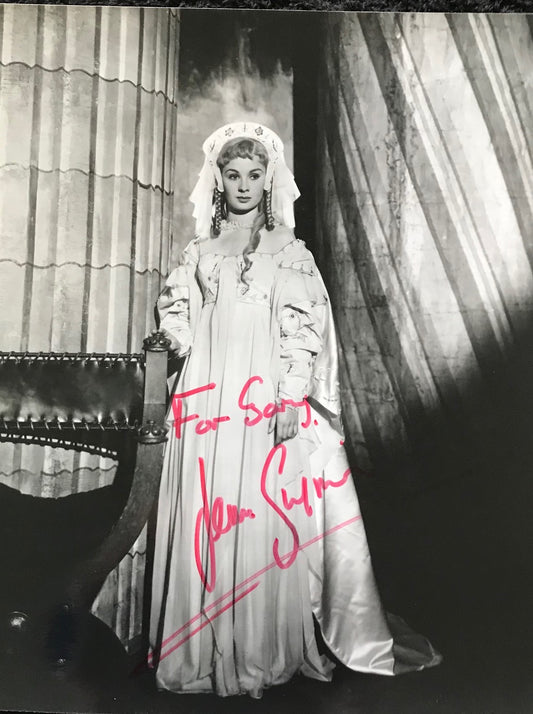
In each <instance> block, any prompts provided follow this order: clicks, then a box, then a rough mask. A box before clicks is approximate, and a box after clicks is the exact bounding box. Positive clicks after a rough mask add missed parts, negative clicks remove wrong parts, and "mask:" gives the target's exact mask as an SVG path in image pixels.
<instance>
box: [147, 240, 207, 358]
mask: <svg viewBox="0 0 533 714" xmlns="http://www.w3.org/2000/svg"><path fill="white" fill-rule="evenodd" d="M197 263H198V248H197V241H191V243H189V245H188V246H187V247H186V248H185V250H184V251H183V252H182V254H181V255H180V258H179V260H178V266H177V268H175V269H174V270H173V271H172V272H171V274H170V275H169V277H168V280H167V281H166V283H165V287H164V288H163V290H162V292H161V294H160V295H159V298H158V300H157V303H156V309H157V313H158V316H159V329H160V330H161V331H162V332H163V333H164V334H165V336H166V337H167V338H168V339H169V340H170V349H171V350H172V351H173V352H174V353H175V356H178V357H184V356H185V355H187V354H188V353H189V352H190V349H191V347H192V342H193V334H192V329H191V319H190V318H191V315H190V303H191V289H192V287H193V285H194V281H195V271H196V265H197Z"/></svg>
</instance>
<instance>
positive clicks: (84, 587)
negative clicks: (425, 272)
mask: <svg viewBox="0 0 533 714" xmlns="http://www.w3.org/2000/svg"><path fill="white" fill-rule="evenodd" d="M168 346H169V342H168V340H166V339H165V337H164V336H163V334H162V333H156V334H155V335H153V336H151V337H150V338H147V339H146V340H145V341H144V350H145V354H95V353H91V354H82V353H77V354H60V353H48V354H46V353H28V352H24V353H14V352H9V353H6V352H2V353H0V441H9V442H15V443H17V442H18V443H20V442H22V443H32V444H41V445H52V446H61V447H66V448H74V449H77V450H83V451H91V452H94V453H100V454H111V455H115V456H117V458H118V460H119V464H118V470H117V473H118V472H121V471H122V472H128V474H127V476H128V477H127V478H125V479H124V480H123V481H124V483H127V484H128V489H127V491H128V492H127V493H126V495H125V496H124V498H123V499H121V500H120V503H121V509H120V511H119V512H118V514H116V513H115V511H114V510H113V508H111V509H108V510H109V511H110V512H112V513H113V514H114V515H113V522H111V523H110V527H109V528H107V530H104V536H103V539H100V540H99V541H98V542H95V543H93V542H92V541H91V543H92V545H91V546H90V549H89V551H88V552H84V553H83V556H82V557H81V559H80V560H79V561H77V560H74V561H73V560H72V559H71V561H70V563H69V565H68V568H67V570H68V572H66V573H64V574H62V575H61V576H58V577H57V587H53V588H52V587H49V586H48V585H47V584H44V585H45V587H44V588H43V583H42V582H39V579H37V582H35V583H29V582H28V585H27V590H26V591H25V590H24V589H23V588H22V587H21V588H19V593H20V595H21V598H22V600H23V601H24V602H26V603H30V604H29V605H28V607H26V610H28V612H25V607H24V603H23V604H22V606H19V605H18V604H17V603H13V599H12V598H11V599H9V600H8V602H9V604H8V605H6V604H5V603H4V605H5V606H7V607H9V610H10V611H16V612H18V613H19V614H18V615H17V617H14V618H13V617H10V616H7V617H6V613H4V614H2V613H1V612H0V630H1V623H2V622H4V623H5V622H20V618H21V616H22V615H23V616H25V617H26V618H27V619H28V620H30V621H34V622H35V621H39V622H41V625H39V626H38V628H37V629H38V630H39V631H41V630H42V631H45V630H46V625H43V624H42V623H43V621H44V619H46V618H50V611H51V610H53V609H54V608H60V609H61V610H62V611H63V610H65V608H66V609H67V611H68V612H73V613H79V612H80V611H87V609H88V608H89V607H90V605H91V603H92V601H93V599H94V597H95V596H96V594H97V592H98V590H99V589H100V587H101V585H102V583H103V581H104V579H105V577H106V576H107V574H108V573H109V572H110V571H111V570H112V569H113V568H114V567H116V565H117V564H118V563H119V561H120V560H121V559H122V558H123V557H124V555H125V554H126V553H127V552H128V551H129V549H130V548H131V546H132V544H133V543H134V541H135V539H136V538H137V537H138V535H139V533H140V531H141V530H142V527H143V525H144V524H145V523H146V521H147V518H148V516H149V514H150V510H151V508H152V504H153V501H154V499H155V497H156V495H157V489H158V485H159V478H160V473H161V465H162V458H163V456H162V455H163V442H164V441H166V435H165V434H166V428H165V426H164V416H165V411H166V376H167V357H168V353H167V350H168ZM117 443H120V444H122V446H120V447H119V448H117ZM82 496H83V494H78V496H76V497H72V501H73V507H74V508H75V507H77V506H76V503H78V504H79V500H80V498H81V497H82ZM26 498H28V497H26ZM29 499H30V500H29V501H25V502H23V499H22V498H21V499H19V501H20V502H21V503H22V506H21V509H20V510H19V511H18V512H17V514H14V513H11V514H10V513H7V514H6V518H9V517H12V518H13V517H14V518H15V519H16V520H17V522H18V521H21V520H22V521H23V522H24V525H25V526H27V528H26V527H25V528H24V529H23V531H20V532H22V533H23V537H24V538H25V537H26V535H27V531H31V529H32V520H33V519H34V517H35V515H36V511H35V508H36V504H35V502H36V501H42V502H43V503H42V509H41V510H42V511H43V512H46V513H49V512H52V510H53V509H52V510H51V506H53V504H49V503H48V504H46V503H44V502H45V501H48V500H49V499H33V498H32V497H29ZM8 500H9V499H8ZM60 500H62V501H65V502H67V501H68V500H69V497H67V498H65V499H60ZM85 502H86V503H88V504H89V503H91V504H93V506H96V512H95V513H94V516H93V518H94V521H95V523H97V522H98V521H99V519H101V518H102V514H103V511H104V510H105V509H104V507H103V502H102V501H100V500H99V501H96V500H95V499H91V498H89V497H88V498H87V499H86V501H85ZM26 506H28V508H26ZM1 507H2V504H1V503H0V510H1ZM66 507H67V508H68V504H66ZM24 509H26V510H27V513H28V515H29V517H28V518H27V522H26V519H25V518H24V515H22V516H21V515H20V514H21V513H22V511H24ZM53 512H54V513H55V512H56V511H55V510H54V511H53ZM57 512H58V513H59V511H57ZM39 513H40V511H39ZM30 514H33V515H30ZM37 515H38V514H37ZM67 515H68V514H67ZM39 518H40V517H39ZM39 518H36V519H35V520H36V521H39ZM60 518H61V521H62V522H60V523H59V524H58V523H55V524H54V526H55V527H56V529H57V528H63V527H64V525H65V524H66V523H67V522H68V523H71V525H72V519H69V518H68V517H65V511H61V516H60ZM56 520H57V519H56ZM89 520H90V518H89ZM4 521H5V519H3V521H2V523H4ZM39 522H40V523H41V530H40V531H39V532H36V533H35V538H36V539H39V538H45V537H46V535H47V533H46V532H43V531H42V529H43V525H42V523H43V522H44V521H42V519H41V520H40V521H39ZM113 523H114V525H113ZM79 525H80V527H81V524H79ZM74 527H75V528H76V527H78V526H77V524H75V526H74ZM8 533H9V529H8ZM59 535H60V537H63V534H62V532H61V530H60V531H59ZM69 537H72V534H69V533H68V532H67V529H66V528H65V532H64V538H65V539H68V538H69ZM55 542H57V539H56V541H55ZM17 545H18V544H17V543H11V544H10V546H11V547H10V548H9V549H7V550H10V551H12V552H16V548H17ZM8 561H9V559H8ZM8 561H6V562H8ZM12 561H13V563H14V567H15V568H16V563H17V559H16V556H14V558H13V559H12ZM37 565H39V564H37ZM65 567H66V566H65ZM37 569H39V568H37ZM12 572H13V571H12ZM30 579H31V578H30ZM41 580H42V578H41ZM32 588H35V593H36V595H35V596H33V597H32V598H30V597H26V596H27V594H28V592H30V593H31V589H32ZM4 590H5V591H6V592H7V591H8V590H9V583H7V582H6V583H4ZM45 590H46V592H47V594H46V597H45V595H44V594H43V595H42V596H41V595H40V594H39V593H44V591H45ZM45 600H46V602H45ZM32 608H33V609H32ZM1 609H2V598H1V597H0V610H1ZM11 614H12V612H11ZM21 614H22V615H21ZM1 636H2V632H0V637H1Z"/></svg>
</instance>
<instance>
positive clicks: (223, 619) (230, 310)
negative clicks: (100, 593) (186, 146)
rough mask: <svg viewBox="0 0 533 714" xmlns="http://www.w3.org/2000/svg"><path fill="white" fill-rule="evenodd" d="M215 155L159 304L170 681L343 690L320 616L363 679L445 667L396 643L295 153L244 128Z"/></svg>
mask: <svg viewBox="0 0 533 714" xmlns="http://www.w3.org/2000/svg"><path fill="white" fill-rule="evenodd" d="M203 150H204V154H205V161H204V166H203V168H202V171H201V173H200V177H199V180H198V183H197V185H196V187H195V189H194V191H193V194H192V196H191V200H192V202H193V203H194V206H195V209H194V214H193V215H194V217H195V218H196V227H197V236H196V238H195V239H194V240H193V241H191V242H190V243H189V245H188V246H187V247H186V248H185V250H184V252H183V254H182V256H181V259H180V261H179V265H178V267H177V268H176V269H175V270H174V271H173V272H172V273H171V275H170V277H169V279H168V281H167V284H166V286H165V289H164V290H163V292H162V294H161V296H160V298H159V301H158V310H159V314H160V317H161V329H162V330H163V331H164V332H165V333H166V335H167V337H168V338H169V339H170V340H171V349H173V350H175V352H176V353H177V354H178V355H180V356H187V361H186V364H185V366H184V369H183V371H182V373H181V375H180V377H179V380H178V383H177V386H176V388H175V391H174V394H173V398H172V408H171V411H170V415H169V426H170V431H169V434H170V435H169V443H168V445H167V450H166V456H165V463H164V467H163V476H162V483H161V490H160V497H159V510H158V518H157V535H156V546H155V560H154V575H153V587H152V606H151V607H152V610H151V623H150V629H151V646H152V652H151V661H152V665H153V666H154V667H155V668H156V669H157V673H156V678H157V683H158V686H159V687H160V688H165V689H170V690H173V691H177V692H212V691H215V692H216V693H217V694H219V695H222V696H227V695H232V694H243V693H249V694H250V695H251V696H254V697H259V696H261V692H262V690H263V688H264V687H268V686H271V685H274V684H280V683H283V682H286V681H287V680H288V679H290V678H291V677H292V676H293V675H294V674H295V673H297V672H301V673H303V674H306V675H308V676H310V677H314V678H316V679H320V680H329V679H330V678H331V670H332V668H333V664H332V663H331V662H330V661H329V660H328V659H327V657H325V656H323V655H322V656H321V655H320V654H319V653H318V650H317V646H316V641H315V632H314V623H313V616H314V617H315V618H316V620H317V621H318V624H319V626H320V629H321V632H322V635H323V637H324V640H325V642H326V643H327V645H328V647H329V648H330V650H331V651H332V652H333V653H334V654H335V655H336V656H337V657H338V658H339V659H340V660H341V661H342V662H343V663H344V664H346V665H347V666H348V667H350V668H352V669H355V670H359V671H363V672H373V673H377V674H394V673H396V672H399V671H405V670H407V669H420V668H422V667H425V666H431V665H434V664H437V663H438V662H439V661H440V657H439V655H438V654H437V653H436V652H435V651H434V650H433V648H432V647H431V645H430V644H429V642H427V640H425V639H424V638H422V637H419V636H417V635H414V633H412V632H410V631H409V632H408V636H409V647H407V646H405V644H401V645H400V643H399V641H398V640H397V639H393V637H392V635H391V631H390V622H389V623H388V622H387V619H386V617H385V614H384V612H383V609H382V606H381V603H380V599H379V595H378V592H377V589H376V585H375V582H374V576H373V573H372V567H371V563H370V556H369V552H368V546H367V542H366V537H365V531H364V526H363V522H362V520H361V514H360V510H359V505H358V501H357V496H356V493H355V488H354V485H353V481H352V479H351V476H350V471H349V467H348V463H347V460H346V455H345V451H344V448H343V435H342V430H341V426H340V404H339V394H338V382H337V355H336V342H335V334H334V328H333V321H332V316H331V309H330V305H329V300H328V296H327V293H326V290H325V287H324V284H323V282H322V279H321V277H320V275H319V273H318V270H317V268H316V265H315V262H314V260H313V257H312V255H311V253H310V252H309V251H308V250H307V249H306V247H305V244H304V243H303V241H301V240H299V239H297V238H295V236H294V233H293V230H292V229H293V227H294V214H293V202H294V200H295V199H296V198H297V197H298V195H299V193H298V189H297V187H296V184H295V183H294V179H293V176H292V174H291V172H290V171H289V169H288V168H287V166H286V164H285V159H284V155H283V144H282V143H281V141H280V139H279V137H278V136H277V135H276V134H274V133H273V132H272V131H270V130H269V129H267V128H266V127H264V126H261V125H258V124H253V123H250V122H246V123H237V124H230V125H227V126H224V127H222V128H221V129H218V130H217V131H216V132H214V134H212V135H211V136H210V137H209V138H208V139H207V140H206V142H205V143H204V146H203ZM413 643H414V644H413ZM400 652H401V653H402V654H401V658H400V655H399V653H400Z"/></svg>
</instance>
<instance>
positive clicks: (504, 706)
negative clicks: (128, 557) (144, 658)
mask: <svg viewBox="0 0 533 714" xmlns="http://www.w3.org/2000/svg"><path fill="white" fill-rule="evenodd" d="M523 468H524V469H526V468H527V467H526V466H525V464H524V466H523ZM524 473H525V471H524V472H522V475H521V476H520V477H519V478H518V477H516V476H515V477H513V475H512V474H511V473H510V472H509V470H508V471H507V472H506V473H505V474H500V475H499V476H498V478H492V479H489V478H487V477H486V475H483V476H477V477H472V478H470V479H467V480H464V479H463V480H458V481H457V482H456V483H455V484H454V483H452V484H450V483H448V484H446V487H444V486H443V487H441V488H439V487H436V488H433V489H430V490H428V492H427V493H425V494H422V495H418V496H417V497H416V498H413V497H410V498H404V499H401V498H398V499H396V500H394V501H391V502H389V503H388V504H384V503H383V502H381V501H380V502H379V503H373V502H372V501H371V500H370V501H368V503H367V504H366V515H367V523H368V532H369V540H370V542H371V549H372V551H373V557H374V564H375V568H376V572H377V576H378V580H379V583H380V587H381V590H382V595H383V599H384V602H385V603H386V606H387V608H388V609H390V610H391V611H394V612H396V613H398V614H400V615H402V616H403V617H404V618H405V619H406V620H408V621H409V622H410V624H411V625H412V626H413V627H415V628H416V629H417V630H419V631H420V632H423V633H424V634H426V635H427V636H428V637H429V638H430V639H431V640H432V642H433V643H434V644H435V646H436V647H437V648H438V649H439V650H440V651H441V652H442V653H443V655H444V658H445V659H444V662H443V664H441V665H440V666H439V667H436V668H434V669H432V670H428V671H425V672H420V673H413V674H408V675H402V676H399V677H379V676H375V675H363V674H357V673H354V672H350V671H348V670H347V669H345V668H344V667H342V666H339V667H338V668H337V670H336V671H335V674H334V680H333V683H331V684H323V683H318V682H315V681H312V680H308V679H304V678H302V677H299V678H296V679H295V680H294V681H292V682H291V683H289V684H287V685H284V686H280V687H276V688H273V689H271V690H268V691H266V692H265V694H264V696H263V699H262V700H253V699H251V698H249V697H237V698H230V699H220V698H217V697H215V696H203V695H176V694H170V693H165V692H157V691H156V689H155V686H154V683H153V679H152V675H151V674H150V673H147V672H144V673H143V674H139V673H136V674H134V675H133V676H131V672H132V671H133V670H134V669H135V664H136V663H137V662H138V659H137V660H135V659H131V661H130V660H126V659H125V658H124V655H123V653H122V651H121V650H120V648H116V647H115V646H114V645H113V641H112V639H111V640H109V641H108V639H106V636H107V634H108V632H107V630H105V628H103V627H102V628H101V629H99V630H98V628H97V630H98V631H97V632H96V634H94V645H93V647H92V651H93V653H95V655H94V658H93V659H94V661H93V663H92V673H89V670H90V668H89V669H87V670H85V669H84V670H83V671H84V673H83V676H82V675H76V674H75V673H74V675H73V674H72V673H71V672H69V671H68V668H67V670H58V671H55V672H54V673H50V672H49V671H45V670H43V669H39V667H38V666H37V668H34V667H32V666H31V665H28V668H27V669H24V668H23V669H22V670H20V668H18V669H17V666H15V665H16V663H14V665H13V669H12V672H11V673H10V671H9V668H8V669H7V670H4V674H3V676H2V677H1V678H0V685H1V689H0V709H6V710H16V709H26V710H35V711H55V712H59V711H80V712H89V711H94V712H124V713H128V714H132V713H133V712H142V713H143V714H145V713H148V712H154V714H155V713H158V714H159V713H161V714H163V713H166V712H183V713H184V714H196V713H198V714H200V713H202V714H205V713H206V712H207V713H211V712H212V713H213V714H217V713H218V712H221V713H222V712H232V713H233V714H236V713H238V712H254V714H255V713H257V714H262V713H263V712H276V714H288V713H289V712H295V711H297V712H300V711H302V712H308V713H309V714H313V713H316V714H321V713H322V712H324V714H325V713H326V712H327V714H330V713H331V712H335V714H344V713H346V714H348V713H350V714H356V713H358V712H361V713H362V714H391V713H392V714H418V713H420V714H427V713H428V712H432V713H433V712H435V713H440V714H530V713H533V676H532V672H533V646H532V637H531V635H532V632H531V629H532V628H531V623H530V609H531V608H530V605H531V599H532V594H533V567H532V565H531V562H530V561H533V557H531V558H530V553H531V551H532V548H531V545H532V542H533V537H532V535H533V526H532V525H531V521H533V519H530V517H529V513H530V510H531V509H530V503H531V502H532V500H533V498H532V496H533V487H532V486H531V485H530V479H529V478H528V477H527V478H526V477H524ZM500 476H501V477H500ZM532 481H533V479H532ZM109 643H111V644H109ZM117 672H118V673H119V674H118V675H117ZM128 673H130V676H127V675H128Z"/></svg>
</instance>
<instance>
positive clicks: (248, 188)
mask: <svg viewBox="0 0 533 714" xmlns="http://www.w3.org/2000/svg"><path fill="white" fill-rule="evenodd" d="M265 178H266V170H265V167H264V166H263V164H262V163H261V162H260V161H259V159H258V158H257V157H255V156H254V158H253V159H240V158H237V159H232V160H231V161H230V162H229V163H228V164H226V166H225V167H224V168H223V169H222V183H223V184H224V193H225V196H226V201H227V204H228V208H229V210H230V211H231V212H232V213H249V212H250V211H252V210H253V209H254V208H256V207H257V206H258V204H259V202H260V201H261V198H262V196H263V190H264V188H265Z"/></svg>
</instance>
